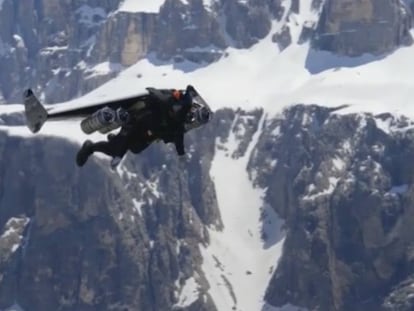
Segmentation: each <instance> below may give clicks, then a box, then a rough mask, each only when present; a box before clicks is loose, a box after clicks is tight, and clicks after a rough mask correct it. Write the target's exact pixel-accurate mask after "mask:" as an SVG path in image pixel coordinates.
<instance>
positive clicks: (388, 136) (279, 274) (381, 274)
mask: <svg viewBox="0 0 414 311" xmlns="http://www.w3.org/2000/svg"><path fill="white" fill-rule="evenodd" d="M412 124H413V123H412V122H411V121H409V120H407V119H404V118H401V119H398V118H395V117H393V116H391V115H386V114H384V115H378V116H373V115H366V114H359V115H358V114H351V115H338V114H335V113H332V112H331V111H330V110H329V109H328V108H322V109H321V108H319V107H303V106H297V107H294V108H292V109H289V110H287V111H286V112H285V113H284V115H283V117H282V118H281V119H280V120H272V121H270V122H269V123H268V126H267V127H266V130H265V132H264V133H263V135H262V136H261V140H260V142H259V144H258V146H257V153H256V156H255V158H253V159H251V170H252V171H254V172H255V174H254V175H253V176H257V177H256V182H257V183H258V184H259V185H261V186H263V187H267V189H268V190H267V201H268V202H269V204H271V205H272V206H273V207H274V208H275V210H276V211H277V212H278V213H279V215H281V216H282V217H283V218H284V219H285V220H286V222H287V223H286V227H287V235H286V240H285V245H284V251H283V256H282V258H281V260H280V263H279V266H278V268H277V270H276V272H275V274H274V275H273V280H272V281H271V283H270V285H269V287H268V290H267V293H266V299H267V300H268V301H269V302H270V303H271V304H272V305H278V306H281V305H284V304H286V303H292V304H296V305H300V306H304V307H306V308H308V309H309V310H380V309H381V308H384V309H385V310H411V309H412V308H413V304H412V301H411V300H410V299H408V300H407V296H409V294H410V293H411V292H412V290H410V288H412V286H411V285H412V273H413V269H412V267H413V262H412V258H413V257H412V251H411V250H412V238H411V236H412V234H413V232H412V222H413V220H414V219H413V218H412V213H413V211H412V206H413V203H412V198H413V196H412V191H411V190H412V184H413V176H414V175H413V173H414V171H413V166H412V165H411V162H412V161H410V159H411V158H412V157H413V155H414V141H413V132H412ZM271 163H273V165H271Z"/></svg>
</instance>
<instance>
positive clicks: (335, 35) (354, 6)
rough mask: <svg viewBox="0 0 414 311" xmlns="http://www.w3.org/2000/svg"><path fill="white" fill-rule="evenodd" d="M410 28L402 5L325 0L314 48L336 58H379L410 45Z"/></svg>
mask: <svg viewBox="0 0 414 311" xmlns="http://www.w3.org/2000/svg"><path fill="white" fill-rule="evenodd" d="M411 26H412V14H411V12H410V10H409V9H408V7H407V6H406V5H405V4H404V2H403V1H388V0H375V1H374V0H363V1H352V0H346V1H344V0H327V1H326V2H325V5H324V8H323V11H322V16H321V18H320V20H319V25H318V29H317V33H316V34H315V37H314V40H313V45H314V47H316V48H318V49H321V50H327V51H331V52H333V53H335V54H339V55H347V56H360V55H362V54H364V53H370V54H374V55H379V54H383V53H387V52H390V51H392V50H393V49H395V48H396V47H398V46H401V45H409V44H411V43H412V37H411V34H410V33H409V29H410V28H411Z"/></svg>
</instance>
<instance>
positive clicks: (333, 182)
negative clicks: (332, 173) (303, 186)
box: [303, 177, 339, 201]
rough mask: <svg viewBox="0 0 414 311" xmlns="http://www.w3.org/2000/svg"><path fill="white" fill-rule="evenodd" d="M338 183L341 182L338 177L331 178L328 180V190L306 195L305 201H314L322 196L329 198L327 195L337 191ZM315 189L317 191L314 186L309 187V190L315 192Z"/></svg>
mask: <svg viewBox="0 0 414 311" xmlns="http://www.w3.org/2000/svg"><path fill="white" fill-rule="evenodd" d="M338 181H339V178H337V177H329V178H328V188H326V189H324V190H322V191H319V192H317V193H313V194H308V195H305V196H303V200H307V201H310V200H314V199H316V198H318V197H320V196H327V195H329V194H331V193H332V192H333V191H334V190H335V188H336V185H337V184H338ZM312 186H313V187H312ZM314 189H315V187H314V185H313V184H312V185H310V186H309V187H308V190H314Z"/></svg>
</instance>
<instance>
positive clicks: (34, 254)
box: [0, 105, 414, 311]
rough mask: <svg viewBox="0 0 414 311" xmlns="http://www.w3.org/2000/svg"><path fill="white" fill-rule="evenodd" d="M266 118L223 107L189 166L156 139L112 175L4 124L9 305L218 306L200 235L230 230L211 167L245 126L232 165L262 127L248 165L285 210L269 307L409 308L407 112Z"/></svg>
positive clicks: (3, 301)
mask: <svg viewBox="0 0 414 311" xmlns="http://www.w3.org/2000/svg"><path fill="white" fill-rule="evenodd" d="M238 116H248V118H245V117H243V118H242V117H238ZM261 118H263V114H262V111H260V110H259V111H253V112H249V113H246V112H243V111H236V112H234V111H232V110H222V111H219V112H217V115H216V118H215V119H214V123H213V124H211V126H208V127H206V128H205V130H204V131H199V132H195V133H193V135H190V136H189V137H188V138H187V143H188V145H189V148H188V150H189V152H190V155H191V156H190V159H189V161H188V162H186V163H179V162H178V161H177V158H176V156H175V154H174V151H173V150H172V148H170V147H168V146H164V145H154V146H152V147H150V148H149V149H148V150H147V151H145V153H143V154H142V155H140V156H139V157H137V156H131V157H128V158H127V159H126V160H125V162H124V163H123V164H122V165H121V167H120V168H119V169H118V171H117V172H111V171H109V170H108V169H107V163H106V161H105V160H101V159H99V158H95V159H94V160H93V161H92V162H91V163H88V165H87V167H85V169H82V170H79V169H77V168H75V167H74V164H73V156H74V154H75V152H76V148H75V147H74V146H73V145H72V144H70V143H68V142H65V141H62V140H60V139H52V138H48V139H45V138H41V137H40V138H37V139H29V140H28V139H24V138H18V137H9V136H7V135H6V134H4V133H3V134H2V135H1V144H0V145H1V150H2V152H1V155H2V159H3V161H2V162H3V163H7V165H3V166H2V168H1V174H2V178H1V179H0V180H1V181H2V183H1V187H0V189H1V192H0V193H1V197H0V200H1V201H0V228H1V229H0V250H1V253H0V254H1V256H0V309H4V308H7V307H8V306H10V305H12V304H13V303H15V302H18V303H19V305H20V306H21V307H22V308H23V309H24V310H26V311H27V310H30V311H32V310H33V311H36V310H45V309H48V310H49V309H50V310H57V309H59V308H61V309H62V310H102V309H105V310H171V309H174V310H216V308H215V306H214V301H212V300H211V297H210V296H209V294H208V291H209V288H210V287H212V286H215V284H209V283H208V282H207V280H206V278H205V275H204V271H203V270H202V269H201V264H202V262H203V257H202V255H201V254H200V249H199V245H201V244H208V243H209V236H208V232H207V230H206V228H207V227H206V226H208V225H213V226H215V227H217V228H220V226H221V221H220V213H219V209H218V206H217V199H216V195H215V188H214V187H215V186H214V181H213V180H212V179H211V177H210V174H209V171H210V166H211V163H212V160H213V159H214V153H215V152H214V150H215V148H217V146H216V138H219V140H226V139H227V138H228V137H229V135H230V132H231V131H233V130H234V129H235V128H237V129H238V130H237V132H238V133H244V135H242V136H240V137H238V138H237V140H238V141H239V144H238V147H237V148H236V149H235V150H234V153H233V154H232V155H231V156H232V157H234V159H237V158H239V157H240V156H243V155H244V154H245V152H246V148H247V146H248V145H249V143H251V141H252V136H253V133H255V132H256V131H257V130H259V131H261V132H260V133H261V134H260V138H259V140H258V142H257V145H256V146H255V148H254V150H253V152H252V153H251V155H252V156H251V158H250V160H249V164H248V172H249V174H250V176H251V179H252V181H253V182H254V183H255V184H256V185H257V186H259V187H261V188H263V189H266V190H265V200H266V202H267V203H268V204H269V205H270V206H271V207H272V208H273V209H274V210H275V211H276V212H277V213H278V215H279V216H280V217H281V218H283V219H284V220H285V233H286V237H285V242H284V247H283V255H282V257H281V258H280V260H279V264H278V265H277V269H276V270H275V271H274V273H273V277H272V280H271V281H270V283H269V284H268V287H267V291H266V296H265V298H266V301H267V302H268V303H269V305H273V306H283V305H286V304H292V305H297V306H301V307H304V308H307V309H308V310H338V311H346V310H351V309H353V310H372V311H374V310H387V311H389V310H411V309H412V308H413V307H414V305H413V301H412V299H410V297H412V294H413V290H412V289H413V286H412V284H413V273H414V270H413V267H414V265H413V258H414V257H413V254H412V249H413V242H412V235H413V233H414V232H413V229H412V228H413V226H412V224H413V223H414V218H413V217H414V216H413V215H414V213H413V210H412V206H414V205H413V202H412V200H413V195H412V184H413V176H414V166H413V165H411V164H410V163H411V162H412V161H411V159H412V158H413V156H414V140H413V139H414V135H413V130H412V126H413V122H412V121H410V120H408V119H406V118H403V117H400V118H397V117H394V116H392V115H388V114H382V115H376V116H374V115H370V114H343V113H341V109H339V110H335V109H329V108H322V107H318V106H301V105H298V106H294V107H291V108H289V109H287V110H286V111H285V112H284V113H283V114H281V115H279V116H276V117H270V116H267V117H266V119H265V120H264V123H263V128H259V127H258V124H259V122H258V120H260V119H261ZM3 119H5V118H3ZM235 120H238V122H237V123H234V122H235ZM246 120H247V121H248V122H247V123H246V122H245V121H246ZM13 122H15V123H18V119H16V118H15V119H13ZM193 146H194V147H193ZM195 146H196V147H195ZM264 221H265V220H264ZM267 238H270V239H272V237H267ZM276 261H277V258H275V264H276ZM192 278H194V279H195V280H196V283H197V284H198V286H197V291H196V293H197V295H196V297H195V299H193V300H191V301H190V302H189V303H187V304H186V303H184V302H185V299H181V298H182V297H181V298H180V294H181V293H182V292H183V288H185V287H186V284H187V283H188V282H189V280H192ZM231 285H232V284H228V286H229V288H231ZM235 299H237V297H235ZM240 307H242V306H240Z"/></svg>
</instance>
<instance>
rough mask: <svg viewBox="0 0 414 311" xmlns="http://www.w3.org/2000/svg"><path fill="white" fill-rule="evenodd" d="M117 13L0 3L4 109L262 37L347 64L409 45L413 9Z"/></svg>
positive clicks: (167, 8)
mask: <svg viewBox="0 0 414 311" xmlns="http://www.w3.org/2000/svg"><path fill="white" fill-rule="evenodd" d="M122 5H123V2H122V1H120V0H107V1H95V0H83V1H71V2H67V1H61V2H56V1H49V0H28V1H24V2H19V1H17V2H16V1H12V0H4V1H2V3H1V6H0V68H1V69H2V70H1V72H0V101H2V102H20V100H21V92H22V90H23V89H24V88H26V87H28V86H31V87H32V88H34V89H36V91H37V93H39V94H40V93H41V94H43V98H44V100H45V101H46V102H48V103H54V102H60V101H65V100H68V99H71V98H73V97H76V96H80V95H82V94H84V93H86V92H88V91H91V90H92V89H94V88H96V87H97V86H99V85H101V84H103V83H104V82H106V81H108V80H109V79H110V78H112V77H114V76H116V75H117V74H118V73H119V72H120V71H121V70H123V69H125V68H127V67H128V66H131V65H133V64H134V63H136V62H137V61H138V60H140V59H142V58H145V57H147V56H150V59H152V60H153V61H156V62H159V61H161V62H162V61H169V62H171V61H175V62H182V61H184V60H190V61H193V62H195V63H199V64H206V63H211V62H213V61H216V60H218V59H219V58H220V57H222V56H223V55H224V54H225V52H224V51H225V49H226V48H227V47H229V46H233V47H236V48H248V47H251V46H252V45H253V44H255V43H257V42H258V40H260V39H262V38H264V37H265V36H266V35H268V34H271V35H272V37H273V40H274V41H275V42H276V43H277V46H278V47H279V49H280V50H283V49H284V48H286V47H287V46H289V45H290V44H291V43H303V42H306V41H308V40H309V39H312V42H313V46H314V47H315V48H317V49H323V50H328V51H332V52H334V53H337V54H340V55H348V56H357V55H361V54H363V53H372V54H381V53H386V52H389V51H391V50H392V49H393V48H395V47H398V46H400V45H405V44H409V43H411V35H410V33H409V29H410V28H411V11H410V9H409V5H410V3H408V2H407V4H404V3H403V2H401V1H388V0H381V1H374V0H365V1H337V0H326V1H322V0H314V1H312V2H309V1H300V0H294V1H287V0H286V1H282V0H249V1H240V0H230V1H229V0H227V1H224V0H216V1H211V2H209V4H208V5H207V4H206V2H205V1H202V0H191V1H181V0H166V1H165V2H164V4H163V5H162V6H161V7H160V10H159V12H153V13H151V12H131V11H129V12H128V11H126V10H124V9H123V6H122ZM272 22H277V23H276V24H277V26H274V27H273V28H272ZM274 24H275V23H274ZM367 38H368V39H367ZM275 47H276V45H275ZM277 52H278V51H277V49H275V53H277Z"/></svg>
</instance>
